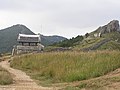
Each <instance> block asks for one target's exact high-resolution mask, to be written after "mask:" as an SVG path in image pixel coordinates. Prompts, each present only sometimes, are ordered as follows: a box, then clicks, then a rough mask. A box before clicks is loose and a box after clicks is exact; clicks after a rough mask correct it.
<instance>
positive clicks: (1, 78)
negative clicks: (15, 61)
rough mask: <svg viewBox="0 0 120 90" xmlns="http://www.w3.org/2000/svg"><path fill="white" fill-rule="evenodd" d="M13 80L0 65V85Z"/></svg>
mask: <svg viewBox="0 0 120 90" xmlns="http://www.w3.org/2000/svg"><path fill="white" fill-rule="evenodd" d="M12 82H13V79H12V77H11V75H10V73H8V72H7V71H6V70H4V69H3V68H1V67H0V85H8V84H11V83H12Z"/></svg>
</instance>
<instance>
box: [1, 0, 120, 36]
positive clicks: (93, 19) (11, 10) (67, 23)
mask: <svg viewBox="0 0 120 90" xmlns="http://www.w3.org/2000/svg"><path fill="white" fill-rule="evenodd" d="M119 4H120V1H119V0H0V28H6V27H8V26H11V25H14V24H18V23H20V24H24V25H26V26H27V27H28V28H30V29H31V30H32V31H33V32H36V33H38V32H40V33H43V34H45V35H52V34H58V35H63V36H66V37H73V36H77V35H78V34H85V33H86V32H90V31H92V30H94V29H95V28H97V27H99V25H104V24H106V23H107V22H109V21H110V20H113V19H118V20H119V19H120V18H119V16H120V12H119V9H120V5H119ZM41 25H42V30H41Z"/></svg>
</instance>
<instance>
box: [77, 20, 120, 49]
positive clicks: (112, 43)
mask: <svg viewBox="0 0 120 90" xmlns="http://www.w3.org/2000/svg"><path fill="white" fill-rule="evenodd" d="M75 49H79V50H83V51H90V50H105V49H107V50H120V26H119V21H118V20H113V21H111V22H109V23H108V24H106V25H104V26H100V27H99V28H98V29H97V30H95V31H93V32H91V33H88V34H87V36H86V35H85V36H84V40H83V41H82V42H81V43H79V44H78V45H77V46H75Z"/></svg>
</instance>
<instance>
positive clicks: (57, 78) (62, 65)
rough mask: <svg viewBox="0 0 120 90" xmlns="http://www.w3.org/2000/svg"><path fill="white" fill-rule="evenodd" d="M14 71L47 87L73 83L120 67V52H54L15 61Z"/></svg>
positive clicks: (13, 62)
mask: <svg viewBox="0 0 120 90" xmlns="http://www.w3.org/2000/svg"><path fill="white" fill-rule="evenodd" d="M11 66H12V67H14V68H18V69H22V70H24V71H26V72H27V73H28V74H29V75H30V76H31V77H32V78H34V79H37V80H40V81H44V82H45V83H46V82H47V83H57V82H72V81H80V80H85V79H90V78H94V77H98V76H102V75H105V74H106V73H108V72H110V71H113V70H115V69H117V68H119V67H120V52H118V51H96V52H57V53H56V52H53V53H41V54H34V55H24V56H20V57H15V58H14V60H13V61H12V62H11Z"/></svg>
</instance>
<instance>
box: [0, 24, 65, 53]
mask: <svg viewBox="0 0 120 90" xmlns="http://www.w3.org/2000/svg"><path fill="white" fill-rule="evenodd" d="M19 33H21V34H30V35H35V33H34V32H32V31H31V30H30V29H29V28H27V27H26V26H24V25H21V24H17V25H13V26H11V27H8V28H5V29H2V30H0V52H1V53H5V52H11V50H12V48H13V46H14V45H16V44H17V37H18V34H19ZM65 39H66V38H64V37H61V36H44V35H41V43H42V44H43V45H45V46H47V45H50V44H53V43H55V42H60V41H62V40H65Z"/></svg>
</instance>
